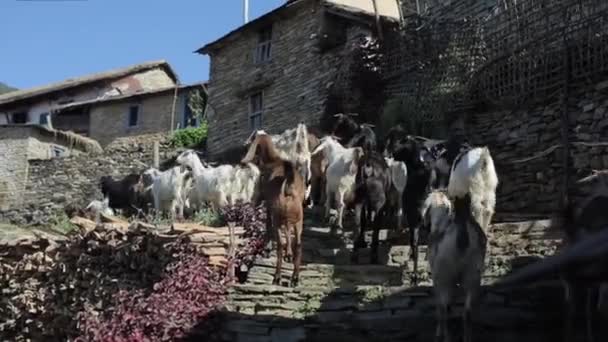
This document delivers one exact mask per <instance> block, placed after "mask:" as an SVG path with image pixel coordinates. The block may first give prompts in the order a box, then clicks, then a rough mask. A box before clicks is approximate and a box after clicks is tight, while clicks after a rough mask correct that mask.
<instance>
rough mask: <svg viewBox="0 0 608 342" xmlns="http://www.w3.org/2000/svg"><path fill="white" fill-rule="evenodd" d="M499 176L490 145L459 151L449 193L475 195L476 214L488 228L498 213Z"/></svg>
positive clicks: (473, 203)
mask: <svg viewBox="0 0 608 342" xmlns="http://www.w3.org/2000/svg"><path fill="white" fill-rule="evenodd" d="M497 187H498V175H497V174H496V168H495V167H494V160H493V159H492V155H491V154H490V150H489V149H488V148H487V147H474V148H471V149H466V150H465V151H463V152H461V153H459V154H458V156H457V157H456V158H455V160H454V163H453V164H452V168H451V172H450V180H449V184H448V194H449V195H450V197H451V198H458V197H463V196H464V195H466V194H470V195H471V207H472V210H473V216H474V217H475V219H476V220H477V222H479V224H480V225H481V227H482V228H483V229H484V231H485V232H486V233H487V232H488V227H489V225H490V222H491V221H492V217H493V216H494V209H495V206H496V188H497Z"/></svg>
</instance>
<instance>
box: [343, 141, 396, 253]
mask: <svg viewBox="0 0 608 342" xmlns="http://www.w3.org/2000/svg"><path fill="white" fill-rule="evenodd" d="M355 182H356V191H355V216H356V222H357V225H358V226H359V232H358V236H356V238H355V239H356V242H355V245H354V253H353V257H355V256H356V255H357V251H358V250H359V248H365V247H366V244H365V229H366V228H367V225H368V224H370V225H371V226H372V228H373V233H372V250H371V262H372V263H374V264H375V263H378V244H379V233H380V225H379V223H380V221H381V220H380V218H381V215H383V214H384V215H385V214H386V213H385V210H386V207H385V205H386V204H387V195H388V193H389V192H390V189H391V186H392V184H391V173H390V170H389V165H388V164H387V162H386V160H385V159H384V158H383V157H382V155H380V153H377V152H371V153H366V154H365V155H364V156H363V157H362V158H361V159H359V162H358V168H357V175H356V179H355Z"/></svg>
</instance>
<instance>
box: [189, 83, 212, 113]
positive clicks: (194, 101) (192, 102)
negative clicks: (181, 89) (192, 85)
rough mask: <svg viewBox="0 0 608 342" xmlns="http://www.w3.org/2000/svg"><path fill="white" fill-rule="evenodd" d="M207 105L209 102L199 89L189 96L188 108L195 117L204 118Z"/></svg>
mask: <svg viewBox="0 0 608 342" xmlns="http://www.w3.org/2000/svg"><path fill="white" fill-rule="evenodd" d="M206 105H207V101H206V99H205V97H204V96H203V95H201V92H200V91H199V90H198V89H197V90H194V91H191V92H190V94H188V107H190V110H191V111H192V113H194V116H195V117H200V118H202V117H203V115H204V114H205V107H206Z"/></svg>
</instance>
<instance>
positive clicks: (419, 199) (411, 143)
mask: <svg viewBox="0 0 608 342" xmlns="http://www.w3.org/2000/svg"><path fill="white" fill-rule="evenodd" d="M388 154H389V155H391V156H392V157H393V158H394V159H395V160H397V161H402V162H404V163H405V164H406V166H407V172H408V176H407V185H406V187H405V191H404V192H403V198H402V202H403V210H404V211H405V217H406V219H407V225H408V230H409V235H410V249H411V250H410V253H411V257H412V259H413V261H414V277H413V282H414V284H417V282H418V273H417V272H418V239H419V226H420V224H421V221H422V217H421V214H420V210H419V209H420V206H421V205H422V203H423V201H424V199H425V198H426V196H427V195H428V193H429V192H430V191H431V184H432V183H433V182H434V178H433V177H434V173H433V164H432V162H431V161H432V156H431V152H430V151H429V149H428V148H427V147H426V146H425V144H424V142H423V141H421V140H420V139H417V138H415V137H412V136H406V137H402V138H400V139H397V140H396V141H394V143H392V151H388Z"/></svg>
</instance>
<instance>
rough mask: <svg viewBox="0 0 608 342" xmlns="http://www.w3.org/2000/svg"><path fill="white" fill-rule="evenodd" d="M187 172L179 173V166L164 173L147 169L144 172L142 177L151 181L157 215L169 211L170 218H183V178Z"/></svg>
mask: <svg viewBox="0 0 608 342" xmlns="http://www.w3.org/2000/svg"><path fill="white" fill-rule="evenodd" d="M188 172H189V171H188V170H184V171H183V172H182V171H181V167H180V166H175V167H173V168H171V169H169V170H166V171H159V170H158V169H155V168H149V169H148V170H146V171H144V173H143V174H144V176H145V177H149V178H150V179H151V180H152V185H151V190H152V196H153V198H154V209H155V210H156V212H157V213H158V214H160V213H162V212H164V211H166V210H169V211H170V213H171V216H172V218H175V217H176V216H177V218H178V219H182V218H183V217H184V206H185V201H184V196H183V192H184V190H185V189H184V183H185V180H184V178H185V177H186V175H187V174H188Z"/></svg>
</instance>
